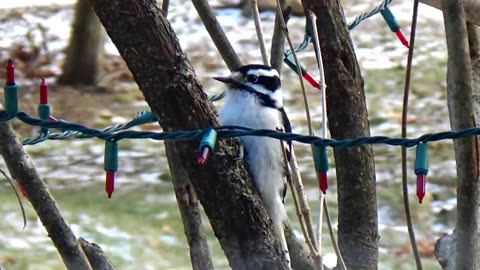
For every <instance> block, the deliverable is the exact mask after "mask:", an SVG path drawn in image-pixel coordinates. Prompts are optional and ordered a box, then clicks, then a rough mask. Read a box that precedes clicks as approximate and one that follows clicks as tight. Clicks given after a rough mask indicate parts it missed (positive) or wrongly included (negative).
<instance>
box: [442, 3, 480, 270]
mask: <svg viewBox="0 0 480 270" xmlns="http://www.w3.org/2000/svg"><path fill="white" fill-rule="evenodd" d="M442 9H443V17H444V21H445V31H446V36H447V49H448V72H447V99H448V111H449V114H450V125H451V126H452V130H461V129H466V128H470V127H474V126H475V124H474V114H473V102H472V69H471V63H470V57H469V50H468V43H467V30H466V24H465V14H464V10H463V5H462V1H455V0H443V1H442ZM453 143H454V147H455V160H456V164H457V183H458V184H457V210H458V215H457V226H456V233H457V243H458V245H456V246H457V253H456V266H457V267H456V269H480V256H479V254H480V235H479V220H478V216H479V214H478V210H479V207H478V204H479V183H478V164H479V163H478V158H479V157H478V153H477V146H478V141H477V137H466V138H461V139H455V140H453Z"/></svg>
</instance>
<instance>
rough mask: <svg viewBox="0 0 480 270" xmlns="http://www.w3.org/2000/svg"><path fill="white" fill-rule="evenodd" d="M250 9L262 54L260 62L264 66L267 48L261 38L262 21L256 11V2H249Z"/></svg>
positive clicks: (253, 0)
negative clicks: (261, 61)
mask: <svg viewBox="0 0 480 270" xmlns="http://www.w3.org/2000/svg"><path fill="white" fill-rule="evenodd" d="M250 5H251V8H252V15H253V21H254V23H255V30H256V32H257V38H258V45H259V46H260V52H261V53H262V60H263V63H264V64H265V65H268V56H267V48H266V46H265V39H264V38H263V29H262V21H261V20H260V12H259V11H258V5H257V0H250Z"/></svg>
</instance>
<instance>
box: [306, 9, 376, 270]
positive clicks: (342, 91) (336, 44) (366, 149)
mask: <svg viewBox="0 0 480 270" xmlns="http://www.w3.org/2000/svg"><path fill="white" fill-rule="evenodd" d="M302 2H303V5H304V8H305V10H306V12H305V13H306V14H308V13H307V12H308V10H312V11H313V12H314V13H315V15H316V16H317V22H316V23H317V28H318V29H319V33H318V34H319V38H320V45H321V48H322V55H323V56H324V58H323V59H324V63H325V66H326V67H328V68H327V69H326V70H325V79H326V84H327V85H328V89H330V90H329V91H327V114H328V124H329V129H330V134H331V135H332V138H334V139H346V138H357V137H360V136H369V135H370V131H369V123H368V115H367V108H366V102H365V94H364V91H363V79H362V76H361V74H360V69H359V67H358V63H357V60H356V56H355V53H354V51H353V45H352V42H351V40H350V36H349V32H348V28H347V25H346V23H345V18H344V16H343V10H342V8H341V6H340V3H339V1H337V0H321V1H314V0H304V1H302ZM334 156H335V163H336V172H337V184H338V208H339V209H338V211H339V217H338V242H339V246H340V250H341V251H342V255H343V257H344V259H345V263H346V264H347V267H348V269H377V261H378V220H377V202H376V190H375V168H374V167H375V165H374V161H373V152H372V148H371V146H360V147H352V148H346V149H335V150H334Z"/></svg>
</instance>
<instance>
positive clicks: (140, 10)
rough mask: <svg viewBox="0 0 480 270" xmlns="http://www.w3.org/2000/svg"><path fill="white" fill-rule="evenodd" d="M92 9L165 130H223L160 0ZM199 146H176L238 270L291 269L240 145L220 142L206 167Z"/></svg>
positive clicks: (97, 3) (114, 2)
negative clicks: (239, 158)
mask: <svg viewBox="0 0 480 270" xmlns="http://www.w3.org/2000/svg"><path fill="white" fill-rule="evenodd" d="M91 3H92V6H93V7H94V9H95V12H96V13H97V15H98V17H99V18H100V20H101V22H102V23H103V25H104V27H105V29H106V30H107V33H108V34H109V36H110V38H111V39H112V41H113V43H114V44H115V45H116V46H117V48H118V51H119V52H120V54H121V55H122V57H123V58H124V59H125V61H126V63H127V65H128V67H129V69H130V70H131V71H132V74H133V76H134V79H135V81H136V82H137V84H138V85H139V87H140V90H141V91H142V92H143V94H144V96H145V99H146V101H147V102H148V104H149V105H150V107H151V108H152V111H153V112H154V113H155V115H156V116H157V117H158V119H159V123H160V125H161V126H162V128H163V129H164V130H169V131H173V130H185V129H199V128H207V127H211V126H216V125H218V120H217V117H216V115H215V111H214V108H213V106H212V105H211V103H210V102H209V101H208V99H207V96H206V95H205V93H204V92H203V91H202V88H201V86H200V83H199V82H198V80H197V78H196V76H195V73H194V71H193V69H192V67H191V65H190V63H189V62H188V60H187V58H186V55H185V54H184V53H183V52H182V51H181V48H180V45H179V43H178V39H177V38H176V36H175V35H174V33H173V30H172V28H171V26H170V24H169V23H168V21H167V20H166V19H165V18H164V17H163V15H162V12H161V11H160V8H159V7H158V6H157V3H156V1H154V0H136V1H132V0H91ZM198 144H199V140H198V139H194V140H188V141H176V142H174V145H175V148H176V149H177V150H178V158H179V159H180V160H181V162H182V163H183V164H182V165H183V167H184V168H185V170H186V171H187V174H188V177H189V178H190V181H191V182H192V184H193V185H194V187H195V191H196V193H197V195H198V197H199V199H200V202H201V203H202V205H203V208H204V210H205V212H206V214H207V216H208V217H209V219H210V223H211V224H212V228H213V230H214V232H215V235H216V237H217V238H218V240H219V242H220V245H221V246H222V248H223V250H224V252H225V254H226V256H227V258H228V260H229V262H230V266H231V267H232V269H286V268H287V267H286V264H284V263H283V262H282V260H281V258H282V252H281V248H280V243H279V241H278V239H277V238H276V237H274V233H273V230H272V225H271V222H270V219H269V218H268V216H267V214H266V212H265V209H264V208H263V207H262V206H261V205H262V203H261V200H260V198H259V196H258V194H257V193H256V192H255V191H254V189H253V185H252V181H251V180H250V179H249V177H248V174H247V172H246V170H245V167H244V165H243V162H238V161H235V156H236V150H237V148H238V140H219V141H218V142H217V146H218V147H217V150H216V151H215V153H214V155H212V156H211V157H210V160H209V162H208V163H207V164H206V165H205V166H201V165H199V164H197V162H196V160H197V157H198V155H199V151H198Z"/></svg>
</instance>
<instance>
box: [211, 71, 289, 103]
mask: <svg viewBox="0 0 480 270" xmlns="http://www.w3.org/2000/svg"><path fill="white" fill-rule="evenodd" d="M214 79H215V80H217V81H221V82H223V83H225V84H226V85H227V87H228V90H232V91H245V92H249V93H251V94H254V95H256V97H257V98H258V99H259V100H260V102H261V104H262V105H264V106H267V107H272V108H281V107H282V106H283V98H282V85H281V82H280V76H279V75H278V72H277V70H275V69H274V68H271V67H269V66H265V65H245V66H242V67H240V68H238V69H237V70H235V71H234V72H232V74H231V75H230V76H228V77H214Z"/></svg>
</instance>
